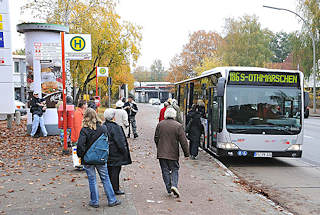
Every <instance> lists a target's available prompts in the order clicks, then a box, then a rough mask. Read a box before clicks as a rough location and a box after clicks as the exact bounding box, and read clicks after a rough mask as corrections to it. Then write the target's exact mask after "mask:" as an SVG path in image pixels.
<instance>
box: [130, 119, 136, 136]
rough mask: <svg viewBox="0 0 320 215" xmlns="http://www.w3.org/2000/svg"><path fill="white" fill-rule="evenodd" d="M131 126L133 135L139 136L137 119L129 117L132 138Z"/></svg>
mask: <svg viewBox="0 0 320 215" xmlns="http://www.w3.org/2000/svg"><path fill="white" fill-rule="evenodd" d="M130 125H131V127H132V132H133V135H136V134H137V124H136V118H135V117H134V116H129V133H128V136H130Z"/></svg>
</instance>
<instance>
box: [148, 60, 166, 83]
mask: <svg viewBox="0 0 320 215" xmlns="http://www.w3.org/2000/svg"><path fill="white" fill-rule="evenodd" d="M150 73H151V81H164V79H165V77H166V75H167V73H166V72H165V70H164V67H163V65H162V62H161V60H159V59H157V60H154V61H153V63H152V64H151V66H150Z"/></svg>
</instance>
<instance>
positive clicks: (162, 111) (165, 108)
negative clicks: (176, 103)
mask: <svg viewBox="0 0 320 215" xmlns="http://www.w3.org/2000/svg"><path fill="white" fill-rule="evenodd" d="M163 106H164V107H163V108H162V109H161V110H160V114H159V122H161V121H162V120H164V112H166V110H167V107H168V106H169V103H168V102H164V103H163Z"/></svg>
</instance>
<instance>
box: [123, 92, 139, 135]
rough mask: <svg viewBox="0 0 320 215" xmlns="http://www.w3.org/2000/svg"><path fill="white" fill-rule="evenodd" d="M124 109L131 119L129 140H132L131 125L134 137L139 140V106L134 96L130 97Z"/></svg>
mask: <svg viewBox="0 0 320 215" xmlns="http://www.w3.org/2000/svg"><path fill="white" fill-rule="evenodd" d="M123 109H124V110H125V111H127V113H128V118H129V133H128V138H130V125H131V127H132V132H133V137H134V138H137V137H138V133H137V124H136V114H137V113H138V106H137V104H136V103H135V102H134V100H133V96H132V95H130V96H129V97H128V101H127V102H126V103H125V104H124V105H123Z"/></svg>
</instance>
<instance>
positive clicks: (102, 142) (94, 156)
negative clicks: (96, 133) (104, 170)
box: [83, 133, 109, 165]
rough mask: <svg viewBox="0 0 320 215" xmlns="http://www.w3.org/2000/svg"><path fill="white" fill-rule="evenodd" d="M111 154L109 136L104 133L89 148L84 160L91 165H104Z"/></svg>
mask: <svg viewBox="0 0 320 215" xmlns="http://www.w3.org/2000/svg"><path fill="white" fill-rule="evenodd" d="M108 155H109V143H108V137H107V136H106V135H105V134H104V133H103V134H102V135H101V136H100V137H99V138H98V139H97V140H96V141H95V142H94V143H93V144H92V145H91V147H90V148H89V149H88V151H87V152H86V154H85V155H84V158H83V159H84V161H85V163H86V164H89V165H103V164H105V163H107V161H108Z"/></svg>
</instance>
